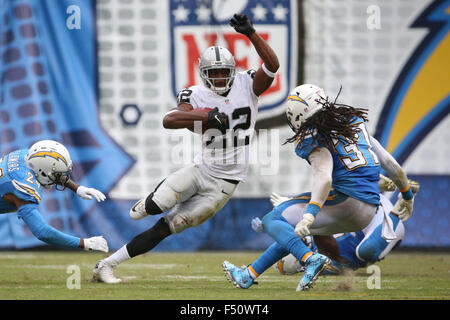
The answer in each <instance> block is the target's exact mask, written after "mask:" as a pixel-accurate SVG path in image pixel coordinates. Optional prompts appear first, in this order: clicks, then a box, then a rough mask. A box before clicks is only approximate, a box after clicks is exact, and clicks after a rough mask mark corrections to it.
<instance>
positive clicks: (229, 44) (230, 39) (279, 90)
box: [169, 0, 297, 118]
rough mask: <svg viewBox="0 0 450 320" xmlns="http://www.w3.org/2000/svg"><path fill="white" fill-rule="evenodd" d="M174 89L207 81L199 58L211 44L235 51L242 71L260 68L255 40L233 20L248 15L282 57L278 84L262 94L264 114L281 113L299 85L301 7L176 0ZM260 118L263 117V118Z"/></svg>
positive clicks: (282, 2) (273, 0) (277, 1)
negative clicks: (298, 38)
mask: <svg viewBox="0 0 450 320" xmlns="http://www.w3.org/2000/svg"><path fill="white" fill-rule="evenodd" d="M169 9H170V10H169V13H170V30H171V60H172V64H171V65H172V66H173V69H172V91H173V94H174V96H175V95H176V94H177V92H178V91H179V90H181V89H182V88H185V87H189V86H192V85H196V84H201V83H202V81H201V78H200V75H199V71H198V58H199V56H200V54H201V53H202V52H203V51H204V50H205V49H206V48H208V47H209V46H213V45H219V46H223V47H225V48H228V50H230V51H231V53H232V54H233V55H234V59H235V61H236V72H239V71H245V70H248V69H254V70H257V69H258V68H259V67H260V66H261V64H262V60H261V59H260V58H259V56H258V54H257V53H256V50H255V49H254V47H253V45H252V44H251V43H250V40H249V39H248V38H247V37H246V36H244V35H242V34H240V33H237V32H236V31H235V30H234V29H233V28H232V27H231V26H230V25H229V21H230V19H231V18H232V17H233V14H235V13H238V14H239V13H240V14H246V15H247V16H248V17H249V18H250V19H251V20H252V22H253V25H254V27H255V29H256V32H257V33H258V34H259V35H260V36H261V37H262V38H263V39H264V40H266V41H267V42H268V44H269V45H270V46H271V47H272V49H273V50H274V51H275V53H276V54H277V56H278V60H279V61H280V68H279V70H278V72H277V75H276V78H275V79H274V81H273V83H272V86H271V87H270V88H269V89H268V90H267V91H266V92H265V93H264V94H263V95H262V96H261V97H260V102H259V110H260V111H263V112H262V113H260V115H261V116H263V117H264V114H265V115H266V116H269V115H272V114H274V113H279V112H277V111H279V110H278V109H280V108H277V107H280V106H282V104H284V100H285V98H286V97H287V94H288V92H289V89H290V88H291V87H294V86H296V79H297V77H296V71H297V61H296V58H297V57H296V53H297V51H296V49H297V33H296V30H297V16H296V15H297V8H296V1H295V0H290V1H286V0H269V1H258V0H247V1H246V0H171V1H170V8H169ZM259 118H261V117H260V116H259Z"/></svg>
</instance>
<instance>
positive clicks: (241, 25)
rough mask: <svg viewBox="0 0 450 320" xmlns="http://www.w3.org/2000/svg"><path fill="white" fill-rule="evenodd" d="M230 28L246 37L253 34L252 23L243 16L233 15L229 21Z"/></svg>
mask: <svg viewBox="0 0 450 320" xmlns="http://www.w3.org/2000/svg"><path fill="white" fill-rule="evenodd" d="M230 26H232V27H233V28H234V30H236V31H237V32H239V33H242V34H244V35H246V36H247V37H250V35H251V34H252V33H254V32H255V28H253V23H252V21H251V20H250V19H249V18H248V17H247V15H245V14H235V15H234V16H233V18H231V20H230Z"/></svg>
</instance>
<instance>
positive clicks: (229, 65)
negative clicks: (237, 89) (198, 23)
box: [199, 46, 236, 94]
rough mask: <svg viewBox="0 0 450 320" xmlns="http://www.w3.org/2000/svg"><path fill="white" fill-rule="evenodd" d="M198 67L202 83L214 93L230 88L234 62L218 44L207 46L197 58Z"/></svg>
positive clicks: (227, 52)
mask: <svg viewBox="0 0 450 320" xmlns="http://www.w3.org/2000/svg"><path fill="white" fill-rule="evenodd" d="M199 68H200V77H201V78H202V80H203V83H204V84H205V86H206V87H208V88H210V89H211V90H212V91H214V92H215V93H217V94H224V93H226V92H227V91H229V90H230V89H231V86H232V85H233V80H234V76H235V72H236V63H235V61H234V57H233V55H232V54H231V53H230V51H228V50H227V49H225V48H223V47H219V46H213V47H209V48H207V49H206V50H205V51H204V52H203V53H202V55H201V56H200V58H199ZM226 71H228V72H226ZM225 75H226V76H225ZM222 84H223V85H222Z"/></svg>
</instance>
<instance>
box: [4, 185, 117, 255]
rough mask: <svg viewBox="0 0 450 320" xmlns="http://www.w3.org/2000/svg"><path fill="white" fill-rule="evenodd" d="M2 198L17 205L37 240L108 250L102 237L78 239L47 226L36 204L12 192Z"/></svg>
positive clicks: (63, 245)
mask: <svg viewBox="0 0 450 320" xmlns="http://www.w3.org/2000/svg"><path fill="white" fill-rule="evenodd" d="M3 199H4V200H5V201H6V202H8V203H11V204H13V205H15V206H16V207H17V214H18V215H19V218H20V219H22V220H23V221H24V222H25V223H26V225H27V226H28V228H29V229H30V231H31V233H32V234H33V235H34V236H35V237H36V238H38V239H39V240H41V241H43V242H46V243H48V244H51V245H55V246H61V247H65V248H81V249H84V250H87V251H102V252H108V250H109V249H108V242H107V241H106V240H105V239H104V238H103V237H102V236H100V237H92V238H87V239H80V238H78V237H74V236H71V235H68V234H65V233H63V232H61V231H59V230H56V229H55V228H53V227H52V226H49V225H48V224H47V223H45V221H44V219H42V216H41V214H40V213H39V209H38V205H37V204H35V203H32V202H28V201H24V200H22V199H19V198H18V197H17V196H16V195H14V194H6V195H4V196H3Z"/></svg>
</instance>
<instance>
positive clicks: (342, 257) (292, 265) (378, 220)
mask: <svg viewBox="0 0 450 320" xmlns="http://www.w3.org/2000/svg"><path fill="white" fill-rule="evenodd" d="M410 185H411V190H412V192H413V194H414V196H416V195H417V192H418V191H419V188H420V185H419V183H418V182H416V181H412V180H410ZM379 186H380V191H382V192H384V191H394V190H395V184H394V183H393V182H392V181H391V180H390V179H389V178H387V177H385V176H383V175H381V176H380V181H379ZM290 200H292V198H287V197H281V196H279V195H277V194H272V195H271V197H270V201H271V202H272V204H273V205H274V207H276V206H278V205H280V204H281V203H283V202H285V201H290ZM401 201H402V199H401V198H400V199H398V200H397V203H398V204H400V202H401ZM394 207H395V206H394ZM392 209H393V206H392V203H391V202H390V201H389V200H388V199H387V198H386V197H385V196H383V195H382V194H380V206H379V208H378V211H377V213H376V215H375V217H374V218H373V219H372V221H371V222H370V223H369V225H368V226H367V227H365V228H364V229H362V230H360V231H357V232H350V233H341V234H336V235H334V237H335V238H336V242H337V245H338V249H339V252H338V254H337V258H336V259H337V260H338V261H336V260H332V262H331V264H330V265H329V266H328V268H326V269H325V270H324V274H328V275H338V274H341V273H342V272H343V270H344V269H346V268H349V269H352V270H356V269H359V268H363V267H366V266H367V265H368V264H373V263H376V262H378V261H380V260H382V259H384V258H385V257H386V256H387V255H388V254H389V253H390V252H391V251H392V250H393V249H395V248H397V247H398V246H399V245H400V243H401V242H402V240H403V238H404V235H405V226H404V224H403V222H402V220H401V219H400V218H399V217H398V216H397V215H396V214H395V212H393V211H392ZM386 213H388V219H385V218H384V217H385V214H386ZM389 220H390V221H391V222H392V230H393V232H394V234H393V236H392V235H386V234H385V233H386V227H387V225H385V224H384V223H386V222H388V221H389ZM252 228H253V229H254V230H255V231H258V232H261V231H262V226H261V221H260V220H259V218H255V219H253V220H252ZM383 231H385V233H383ZM386 238H387V239H386ZM303 241H304V242H305V243H306V244H307V245H308V246H309V247H310V248H311V250H312V251H318V248H317V246H316V245H315V243H314V240H313V237H312V236H307V237H305V238H304V239H303ZM323 249H324V248H321V250H323ZM322 253H323V252H322ZM264 263H268V264H269V265H270V261H265V262H264ZM275 267H276V269H277V270H278V271H279V272H280V273H281V274H285V275H292V274H295V273H298V272H301V271H303V270H304V267H303V266H301V264H300V262H299V261H298V260H297V259H296V258H295V257H294V256H293V255H292V254H289V255H287V256H286V257H284V258H282V259H281V260H278V261H277V263H276V264H275Z"/></svg>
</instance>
